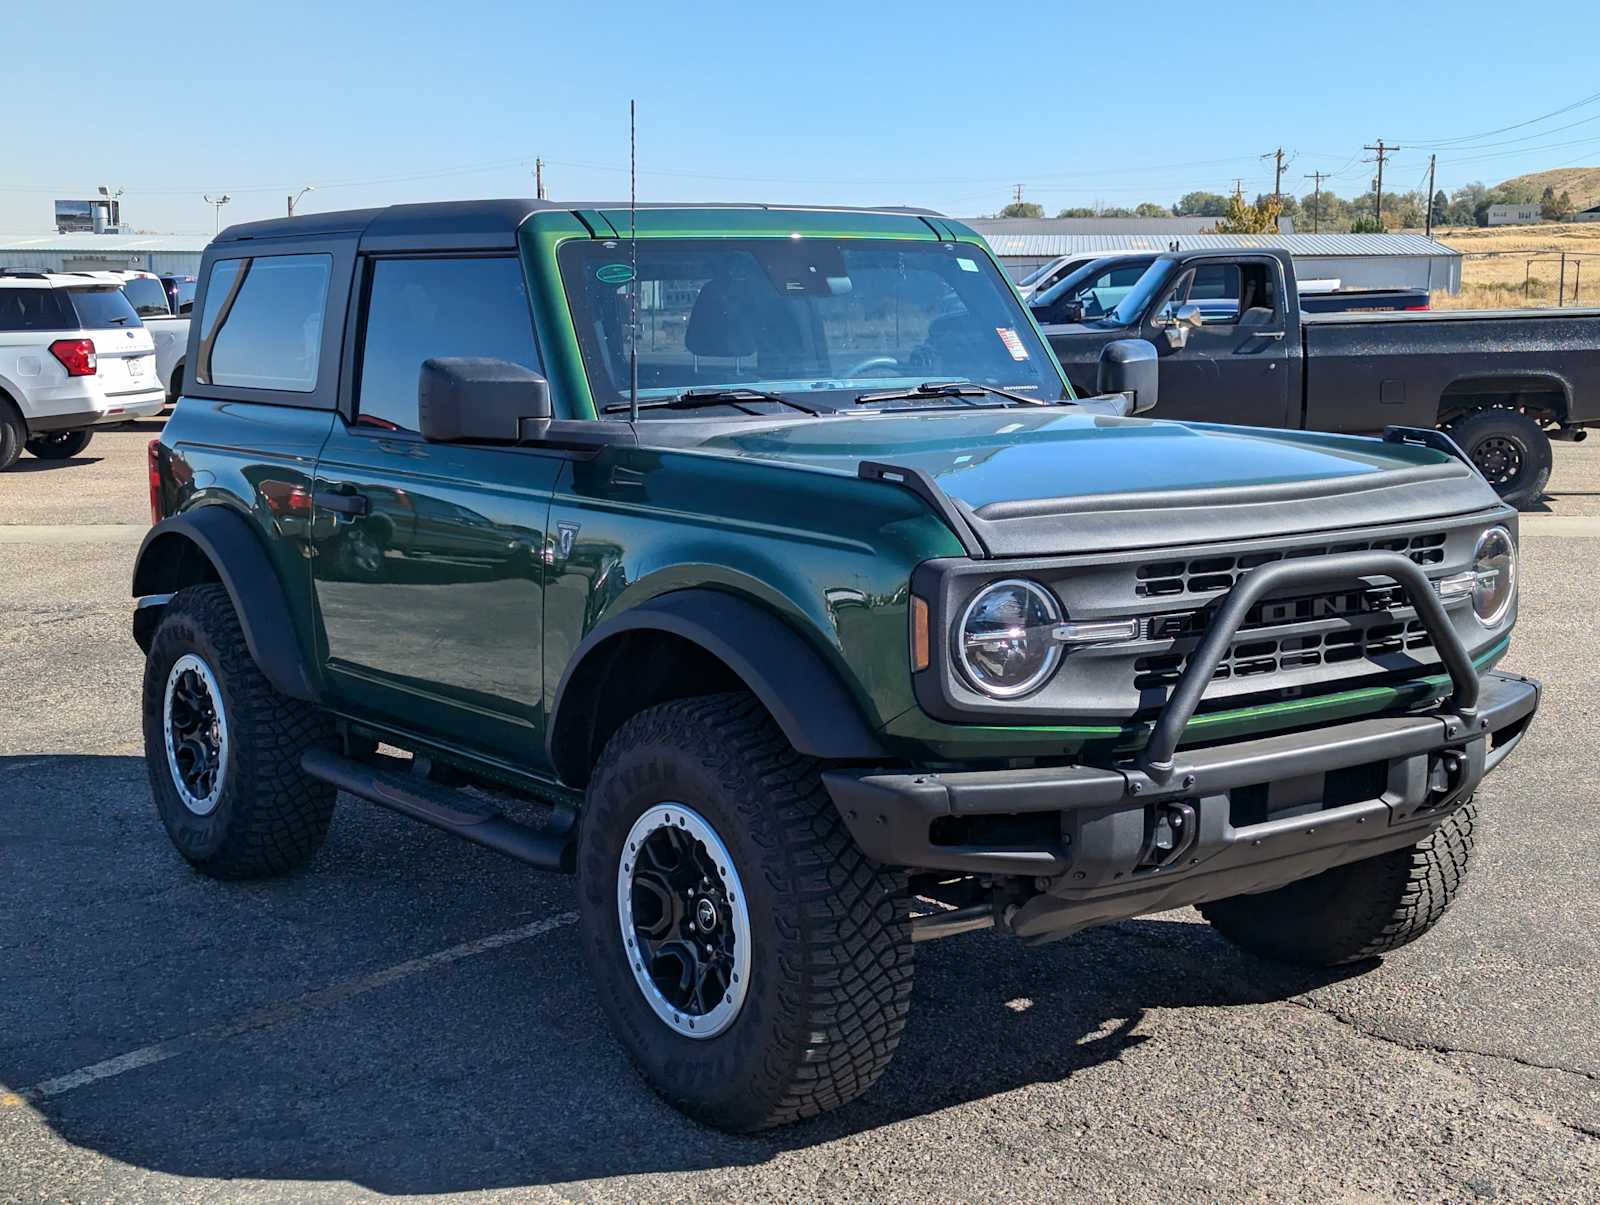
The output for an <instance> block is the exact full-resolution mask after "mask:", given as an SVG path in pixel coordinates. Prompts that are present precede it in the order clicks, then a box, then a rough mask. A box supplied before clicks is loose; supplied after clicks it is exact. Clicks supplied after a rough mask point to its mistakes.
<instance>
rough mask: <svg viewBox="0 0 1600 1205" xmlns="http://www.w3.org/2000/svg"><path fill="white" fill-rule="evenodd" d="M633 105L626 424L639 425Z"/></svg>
mask: <svg viewBox="0 0 1600 1205" xmlns="http://www.w3.org/2000/svg"><path fill="white" fill-rule="evenodd" d="M636 104H637V102H636V101H632V100H630V101H629V102H628V264H629V267H630V268H631V270H632V275H630V276H629V277H628V421H629V422H630V423H636V422H638V421H639V224H638V214H637V212H636V211H637V208H638V204H639V168H638V162H639V161H638V155H637V146H638V137H637V135H636V133H635V131H636V130H637V123H636V122H635V120H634V109H635V105H636Z"/></svg>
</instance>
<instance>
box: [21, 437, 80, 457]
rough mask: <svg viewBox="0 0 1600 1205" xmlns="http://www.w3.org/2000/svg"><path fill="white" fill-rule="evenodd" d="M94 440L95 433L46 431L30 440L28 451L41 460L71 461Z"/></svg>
mask: <svg viewBox="0 0 1600 1205" xmlns="http://www.w3.org/2000/svg"><path fill="white" fill-rule="evenodd" d="M93 438H94V432H93V431H46V432H45V433H43V434H42V435H35V436H33V437H32V438H30V439H29V440H28V451H30V452H32V453H33V454H34V455H35V456H37V457H38V458H39V459H40V460H70V459H71V458H72V457H74V456H76V455H77V454H78V453H79V452H82V451H83V450H84V449H85V448H87V447H88V446H89V441H90V440H91V439H93Z"/></svg>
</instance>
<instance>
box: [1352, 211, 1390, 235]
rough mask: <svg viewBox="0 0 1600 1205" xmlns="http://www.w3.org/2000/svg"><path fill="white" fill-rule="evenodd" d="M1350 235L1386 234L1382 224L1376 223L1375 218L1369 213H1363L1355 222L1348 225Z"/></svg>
mask: <svg viewBox="0 0 1600 1205" xmlns="http://www.w3.org/2000/svg"><path fill="white" fill-rule="evenodd" d="M1350 233H1351V234H1386V233H1388V232H1387V231H1386V230H1385V229H1384V225H1383V223H1382V222H1380V221H1378V219H1377V218H1375V217H1373V216H1372V215H1371V214H1370V213H1364V214H1362V215H1361V216H1360V217H1358V218H1357V219H1356V220H1355V221H1353V222H1351V223H1350Z"/></svg>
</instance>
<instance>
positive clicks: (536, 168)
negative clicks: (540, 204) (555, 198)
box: [533, 159, 544, 201]
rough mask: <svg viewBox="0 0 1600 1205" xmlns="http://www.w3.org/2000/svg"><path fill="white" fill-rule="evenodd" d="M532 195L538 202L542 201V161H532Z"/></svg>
mask: <svg viewBox="0 0 1600 1205" xmlns="http://www.w3.org/2000/svg"><path fill="white" fill-rule="evenodd" d="M533 195H534V196H535V197H537V198H538V199H539V200H541V201H542V200H544V160H543V159H535V160H534V161H533Z"/></svg>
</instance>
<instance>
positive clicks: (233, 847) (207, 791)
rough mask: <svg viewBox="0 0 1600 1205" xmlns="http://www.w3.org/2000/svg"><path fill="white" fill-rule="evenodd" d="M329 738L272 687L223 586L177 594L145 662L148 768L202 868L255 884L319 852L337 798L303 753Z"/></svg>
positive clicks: (313, 716)
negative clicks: (310, 771) (305, 767)
mask: <svg viewBox="0 0 1600 1205" xmlns="http://www.w3.org/2000/svg"><path fill="white" fill-rule="evenodd" d="M332 735H333V733H332V726H331V724H330V723H329V722H328V720H327V719H326V717H325V716H324V715H323V714H322V713H321V712H320V711H318V710H317V709H316V708H314V707H311V706H309V705H307V704H305V703H301V702H298V701H297V700H294V699H288V698H285V697H284V696H282V695H280V694H279V693H278V692H277V691H275V690H274V689H273V688H272V686H271V684H270V683H269V682H268V681H267V680H266V678H265V676H264V675H263V674H262V673H261V670H260V669H259V668H258V667H257V666H256V663H255V660H254V659H253V658H252V657H251V656H250V651H249V649H248V648H247V647H246V646H245V639H244V631H243V629H242V628H241V627H240V626H239V619H238V616H237V615H235V614H234V611H233V603H232V601H231V600H230V599H229V597H228V592H227V590H226V589H225V588H224V587H222V586H218V585H206V586H192V587H190V588H189V589H187V590H181V591H179V592H178V593H177V594H176V595H174V596H173V599H172V601H171V602H170V603H168V604H167V607H166V611H165V613H164V614H163V615H162V617H161V623H160V625H159V626H158V627H157V628H156V631H155V635H154V637H153V638H152V640H151V644H150V652H149V655H148V656H147V658H146V660H145V672H144V749H145V764H146V768H147V769H148V770H149V773H150V788H151V791H152V793H153V794H154V796H155V803H156V810H157V811H158V812H159V813H160V816H161V821H162V823H163V824H164V825H165V826H166V829H167V835H168V836H169V837H171V838H172V843H173V845H175V846H177V848H178V852H179V853H181V854H182V855H183V856H184V857H185V858H187V859H188V860H189V862H190V864H192V865H193V866H194V867H195V869H196V870H199V871H201V872H202V873H204V874H208V875H211V876H212V877H213V878H219V879H244V878H258V877H261V876H265V875H273V874H281V873H283V872H284V871H286V870H290V869H292V868H293V867H295V866H298V865H299V864H300V863H302V862H304V861H305V860H306V859H307V858H309V857H310V856H311V855H312V854H313V853H314V852H316V849H317V847H318V846H319V845H321V844H322V838H323V836H324V834H325V833H326V832H327V831H328V821H329V820H330V819H331V818H332V816H333V804H334V790H333V788H332V787H330V786H328V785H327V784H326V783H322V782H318V781H317V780H316V779H313V778H310V777H308V776H307V775H306V774H305V773H303V772H302V771H301V769H300V756H301V754H302V753H304V752H305V751H306V749H307V748H309V747H310V746H312V745H315V744H320V743H324V742H327V741H330V740H331V739H332Z"/></svg>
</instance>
